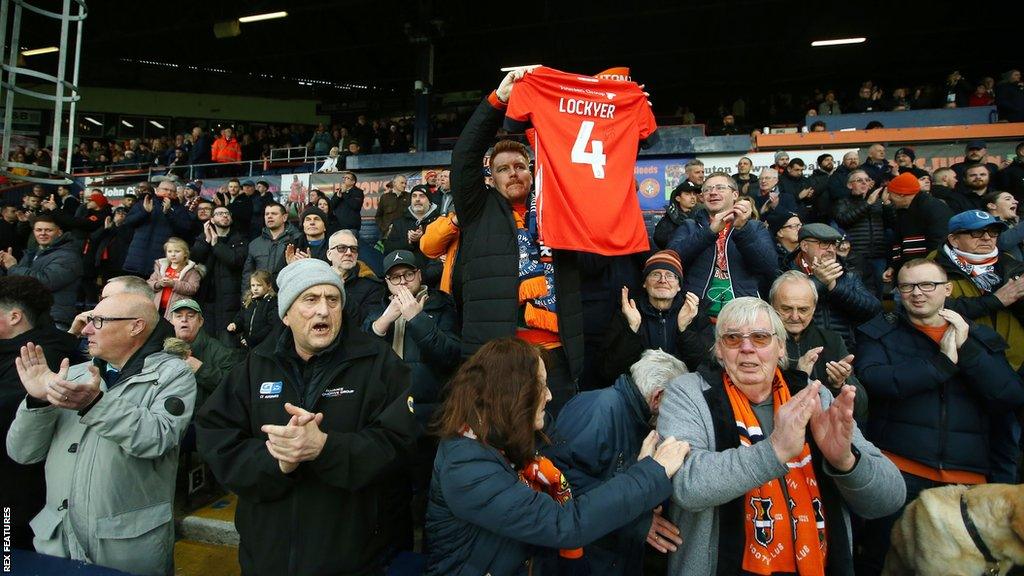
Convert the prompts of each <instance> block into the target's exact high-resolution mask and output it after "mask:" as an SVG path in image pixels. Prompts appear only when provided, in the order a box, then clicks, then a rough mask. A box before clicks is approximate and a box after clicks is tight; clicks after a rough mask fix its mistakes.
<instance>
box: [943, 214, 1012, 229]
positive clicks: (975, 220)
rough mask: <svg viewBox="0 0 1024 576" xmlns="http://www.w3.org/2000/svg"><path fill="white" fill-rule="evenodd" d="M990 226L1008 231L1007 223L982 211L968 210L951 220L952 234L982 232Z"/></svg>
mask: <svg viewBox="0 0 1024 576" xmlns="http://www.w3.org/2000/svg"><path fill="white" fill-rule="evenodd" d="M989 226H997V227H999V229H1000V230H1006V228H1007V226H1006V223H1005V222H1003V221H1002V220H1000V219H998V218H996V217H995V216H993V215H991V214H989V213H988V212H982V211H981V210H967V211H966V212H961V213H959V214H957V215H956V216H953V217H952V218H950V219H949V233H950V234H956V233H957V232H969V231H971V230H981V229H982V228H988V227H989Z"/></svg>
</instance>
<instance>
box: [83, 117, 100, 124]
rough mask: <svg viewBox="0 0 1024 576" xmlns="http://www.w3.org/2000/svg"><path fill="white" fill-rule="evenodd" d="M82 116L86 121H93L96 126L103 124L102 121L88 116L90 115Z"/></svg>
mask: <svg viewBox="0 0 1024 576" xmlns="http://www.w3.org/2000/svg"><path fill="white" fill-rule="evenodd" d="M84 118H85V119H86V121H87V122H92V123H93V124H95V125H96V126H103V123H102V122H97V121H96V120H95V119H93V118H90V117H88V116H85V117H84Z"/></svg>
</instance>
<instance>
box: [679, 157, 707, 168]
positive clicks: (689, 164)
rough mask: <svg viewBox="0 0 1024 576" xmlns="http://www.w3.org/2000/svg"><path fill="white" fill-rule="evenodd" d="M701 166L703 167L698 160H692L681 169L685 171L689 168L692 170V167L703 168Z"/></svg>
mask: <svg viewBox="0 0 1024 576" xmlns="http://www.w3.org/2000/svg"><path fill="white" fill-rule="evenodd" d="M703 165H704V163H703V162H701V161H700V159H698V158H694V159H693V160H690V161H689V162H687V163H686V164H684V165H683V169H684V170H686V169H689V168H693V167H694V166H703Z"/></svg>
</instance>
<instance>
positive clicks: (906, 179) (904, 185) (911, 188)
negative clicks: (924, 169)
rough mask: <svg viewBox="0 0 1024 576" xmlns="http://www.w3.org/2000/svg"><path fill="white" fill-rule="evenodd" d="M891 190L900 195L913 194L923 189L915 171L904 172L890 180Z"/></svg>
mask: <svg viewBox="0 0 1024 576" xmlns="http://www.w3.org/2000/svg"><path fill="white" fill-rule="evenodd" d="M888 189H889V192H890V193H891V194H899V195H900V196H913V195H914V194H917V193H918V192H920V191H921V183H920V182H918V181H917V176H914V173H913V172H904V173H903V174H900V175H899V176H897V177H895V178H893V179H892V180H890V181H889V187H888Z"/></svg>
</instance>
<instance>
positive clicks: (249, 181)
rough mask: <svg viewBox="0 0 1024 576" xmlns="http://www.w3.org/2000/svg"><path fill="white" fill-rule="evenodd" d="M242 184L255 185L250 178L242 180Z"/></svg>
mask: <svg viewBox="0 0 1024 576" xmlns="http://www.w3.org/2000/svg"><path fill="white" fill-rule="evenodd" d="M242 186H256V184H254V183H253V181H252V180H246V181H245V182H242Z"/></svg>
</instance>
